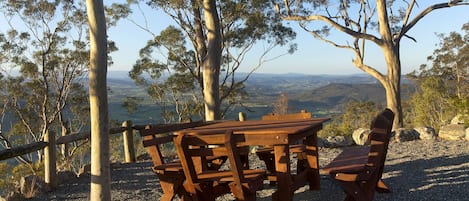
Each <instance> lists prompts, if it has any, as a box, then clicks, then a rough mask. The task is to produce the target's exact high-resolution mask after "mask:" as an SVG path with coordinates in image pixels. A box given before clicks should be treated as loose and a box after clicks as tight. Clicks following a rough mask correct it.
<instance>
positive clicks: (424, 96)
mask: <svg viewBox="0 0 469 201" xmlns="http://www.w3.org/2000/svg"><path fill="white" fill-rule="evenodd" d="M462 30H463V31H464V32H465V35H464V36H462V35H461V34H460V33H457V32H451V33H450V34H449V35H448V36H444V35H440V43H439V46H438V48H437V49H435V50H434V52H433V55H432V56H429V57H428V61H430V62H431V64H432V65H431V66H428V65H426V64H424V65H422V66H421V67H420V71H419V72H417V71H414V72H412V73H410V74H409V75H408V77H409V78H411V79H413V80H414V81H415V82H416V84H417V86H418V90H417V92H416V93H415V94H414V96H413V97H412V99H411V105H412V107H411V108H413V111H412V114H413V115H414V116H415V117H414V119H413V122H412V123H413V124H414V125H416V126H431V127H433V128H435V129H439V128H440V126H442V125H444V124H447V123H448V122H449V121H450V120H451V119H452V118H453V117H454V116H456V115H458V114H460V115H462V116H463V118H465V119H466V121H465V123H466V124H468V121H467V120H468V118H469V117H468V116H469V105H468V102H469V67H468V66H469V23H466V24H465V25H463V27H462Z"/></svg>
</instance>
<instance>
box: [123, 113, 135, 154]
mask: <svg viewBox="0 0 469 201" xmlns="http://www.w3.org/2000/svg"><path fill="white" fill-rule="evenodd" d="M122 127H124V128H125V130H124V132H123V136H122V138H124V154H125V162H126V163H131V162H135V148H134V138H133V128H132V121H130V120H127V121H124V122H123V123H122Z"/></svg>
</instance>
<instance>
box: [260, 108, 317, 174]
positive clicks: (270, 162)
mask: <svg viewBox="0 0 469 201" xmlns="http://www.w3.org/2000/svg"><path fill="white" fill-rule="evenodd" d="M310 118H312V114H311V112H306V110H301V111H300V112H298V113H290V114H274V113H270V114H268V115H264V116H262V120H293V119H310ZM289 149H290V152H291V153H296V155H297V159H298V162H297V174H299V173H301V172H303V170H305V169H306V168H307V165H308V162H307V160H306V154H305V146H304V145H303V144H298V145H290V147H289ZM256 154H257V156H258V157H259V159H261V160H262V161H264V163H265V165H266V167H267V170H268V172H269V176H268V178H269V180H271V181H275V180H276V177H275V176H273V175H275V161H274V150H273V148H272V147H263V148H260V149H258V150H257V151H256Z"/></svg>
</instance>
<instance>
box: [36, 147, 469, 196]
mask: <svg viewBox="0 0 469 201" xmlns="http://www.w3.org/2000/svg"><path fill="white" fill-rule="evenodd" d="M340 152H341V149H338V148H335V149H331V148H320V151H319V160H320V166H321V167H323V166H324V165H326V164H327V163H329V162H330V161H331V160H332V159H333V158H334V157H335V156H336V155H337V154H339V153H340ZM256 161H257V160H255V159H254V162H256ZM257 162H258V161H257ZM255 165H259V166H262V165H263V164H259V163H257V164H255ZM293 166H294V165H293ZM111 177H112V184H111V189H112V199H113V200H159V197H160V196H161V194H162V192H161V189H160V186H159V182H158V178H157V177H156V175H154V174H153V172H152V171H151V162H150V161H143V162H138V163H132V164H114V165H112V176H111ZM383 181H384V182H385V183H386V184H387V185H388V186H389V187H390V188H391V190H392V193H389V194H379V193H377V194H375V200H377V201H393V200H412V201H420V200H422V201H423V200H434V201H438V200H451V201H457V200H469V197H466V196H467V192H468V189H469V142H467V141H442V140H434V141H423V140H417V141H411V142H402V143H391V144H390V145H389V151H388V156H387V160H386V165H385V170H384V174H383ZM307 189H308V187H307V186H305V187H303V188H300V189H298V190H297V191H296V192H295V196H294V200H314V201H336V200H343V199H344V197H345V194H344V193H343V191H342V190H341V188H340V186H339V185H338V184H337V183H334V182H333V181H332V180H331V179H330V178H329V176H328V175H321V190H320V191H309V190H307ZM89 190H90V178H89V177H82V178H79V179H77V180H76V181H73V182H70V183H67V184H61V185H59V187H58V188H57V189H56V190H55V191H54V192H50V193H48V194H44V195H42V196H40V197H38V198H35V199H30V200H41V201H42V200H74V201H80V200H89ZM274 191H275V187H270V186H269V185H265V189H264V190H261V191H258V192H257V198H258V199H257V200H272V197H271V194H272V193H273V192H274ZM232 199H233V197H232V196H231V195H229V194H228V195H226V196H223V197H220V198H219V199H218V200H220V201H225V200H232Z"/></svg>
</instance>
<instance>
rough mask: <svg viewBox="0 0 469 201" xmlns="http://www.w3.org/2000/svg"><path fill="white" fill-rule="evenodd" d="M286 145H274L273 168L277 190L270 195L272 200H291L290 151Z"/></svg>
mask: <svg viewBox="0 0 469 201" xmlns="http://www.w3.org/2000/svg"><path fill="white" fill-rule="evenodd" d="M288 148H289V146H288V145H275V146H274V156H275V170H276V174H277V186H278V190H277V192H275V193H274V195H273V196H272V200H278V201H292V200H293V180H292V177H291V170H290V151H289V149H288Z"/></svg>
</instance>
